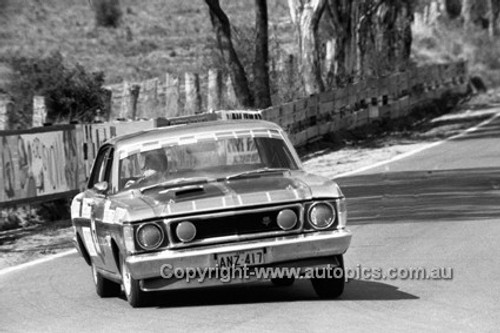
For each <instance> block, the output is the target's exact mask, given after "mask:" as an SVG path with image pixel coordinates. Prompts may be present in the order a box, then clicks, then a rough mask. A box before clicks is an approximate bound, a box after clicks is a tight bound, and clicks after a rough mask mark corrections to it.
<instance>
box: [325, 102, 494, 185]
mask: <svg viewBox="0 0 500 333" xmlns="http://www.w3.org/2000/svg"><path fill="white" fill-rule="evenodd" d="M498 117H500V108H497V111H496V113H495V114H494V115H493V116H491V117H490V118H488V119H485V120H483V121H482V122H480V123H479V124H477V125H474V126H472V127H469V128H467V129H464V130H463V131H462V132H460V133H458V134H455V135H452V136H450V137H448V138H444V139H442V140H440V141H436V142H432V143H429V144H428V145H425V146H423V147H420V148H417V149H414V150H410V151H407V152H406V153H403V154H400V155H396V156H394V157H392V158H390V159H388V160H385V161H380V162H377V163H375V164H372V165H368V166H365V167H361V168H359V169H356V170H352V171H347V172H344V173H340V174H338V175H335V176H333V179H337V178H342V177H348V176H352V175H355V174H358V173H361V172H364V171H367V170H370V169H374V168H377V167H379V166H382V165H386V164H389V163H392V162H395V161H399V160H402V159H404V158H406V157H409V156H412V155H415V154H418V153H420V152H422V151H424V150H427V149H430V148H434V147H437V146H439V145H442V144H443V143H446V142H448V141H451V140H454V139H457V138H460V137H462V136H465V135H467V134H469V133H471V132H474V131H477V130H478V129H479V128H481V127H483V126H485V125H488V124H489V123H491V122H492V121H493V120H495V119H496V118H498Z"/></svg>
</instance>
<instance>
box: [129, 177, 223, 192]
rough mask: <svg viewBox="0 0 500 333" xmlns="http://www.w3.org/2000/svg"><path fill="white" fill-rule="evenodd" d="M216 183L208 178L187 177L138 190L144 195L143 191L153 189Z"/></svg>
mask: <svg viewBox="0 0 500 333" xmlns="http://www.w3.org/2000/svg"><path fill="white" fill-rule="evenodd" d="M214 181H216V179H215V178H209V177H187V178H184V177H183V178H175V179H170V180H167V181H165V182H162V183H158V184H152V185H149V186H144V187H141V188H140V189H139V191H141V193H144V192H145V191H149V190H152V189H155V188H162V189H166V188H171V187H178V186H187V185H196V184H206V183H210V182H214Z"/></svg>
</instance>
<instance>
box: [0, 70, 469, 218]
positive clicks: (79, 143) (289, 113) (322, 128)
mask: <svg viewBox="0 0 500 333" xmlns="http://www.w3.org/2000/svg"><path fill="white" fill-rule="evenodd" d="M467 82H468V78H467V66H466V64H465V63H464V62H460V63H451V64H440V65H431V66H425V67H418V68H414V69H412V70H409V71H407V72H404V73H397V74H393V75H391V76H388V77H384V78H377V79H372V80H368V81H363V82H359V83H357V84H353V85H350V86H348V87H346V88H342V89H335V90H332V91H327V92H324V93H321V94H318V95H313V96H310V97H308V98H303V99H300V100H297V101H295V102H292V103H287V104H283V105H280V106H276V107H272V108H268V109H265V110H260V111H250V110H230V111H216V112H214V113H202V114H197V115H190V116H189V115H188V116H184V117H176V118H168V119H165V118H157V119H151V120H144V121H133V122H132V121H130V122H107V123H100V124H87V125H60V126H50V127H40V128H33V129H30V130H20V131H0V156H1V158H2V164H3V168H2V172H1V173H0V208H1V207H6V206H13V205H21V204H27V203H36V202H43V201H49V200H53V199H57V198H64V197H70V196H72V195H74V194H75V193H77V192H78V191H79V190H80V189H82V188H84V186H85V182H86V179H87V177H88V175H89V173H90V169H91V167H92V163H93V161H94V158H95V155H96V153H97V150H98V148H99V146H100V145H101V144H102V143H103V142H104V141H105V140H107V139H109V138H111V137H114V136H117V135H122V134H127V133H131V132H136V131H140V130H146V129H151V128H155V127H161V126H168V125H174V124H179V123H186V122H199V121H207V120H213V119H216V118H218V119H226V120H227V119H265V120H269V121H273V122H276V123H277V124H279V125H280V126H281V127H283V128H284V129H285V130H286V131H287V132H288V134H289V136H290V139H291V140H292V142H293V143H294V145H296V146H301V145H304V144H307V143H309V142H312V141H315V140H317V139H318V138H320V137H321V136H323V135H325V134H327V133H331V132H335V131H339V130H346V129H352V128H356V127H359V126H363V125H366V124H369V123H370V122H372V121H375V120H380V119H383V118H399V117H403V116H405V115H407V114H408V113H410V112H411V110H412V109H413V108H415V107H416V106H418V105H420V104H421V103H422V102H426V101H429V100H432V99H436V98H439V97H440V96H442V94H444V93H445V92H455V93H459V94H460V93H465V91H466V89H467Z"/></svg>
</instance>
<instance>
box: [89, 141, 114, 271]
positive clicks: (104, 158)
mask: <svg viewBox="0 0 500 333" xmlns="http://www.w3.org/2000/svg"><path fill="white" fill-rule="evenodd" d="M113 153H114V149H113V147H112V146H111V145H107V146H103V147H102V148H101V149H100V150H99V152H98V154H97V157H96V161H95V165H94V168H92V173H91V176H90V179H89V183H88V189H87V191H86V199H87V204H88V205H89V206H90V208H89V209H90V214H89V215H90V231H91V235H92V240H93V243H94V248H95V252H96V258H94V259H95V260H94V263H95V264H96V265H97V266H99V267H100V268H103V269H106V266H108V265H107V261H109V260H110V259H111V258H112V256H110V252H111V250H110V247H111V245H110V244H109V243H110V231H109V228H108V226H107V225H106V223H104V221H103V217H104V214H105V210H106V209H107V208H109V207H107V206H108V205H109V203H110V200H109V198H108V195H109V189H110V188H111V176H112V174H111V172H112V165H113ZM106 184H107V185H106Z"/></svg>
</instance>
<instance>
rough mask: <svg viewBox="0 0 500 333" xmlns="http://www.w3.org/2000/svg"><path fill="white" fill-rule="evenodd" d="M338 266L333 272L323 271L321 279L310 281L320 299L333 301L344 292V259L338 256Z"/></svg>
mask: <svg viewBox="0 0 500 333" xmlns="http://www.w3.org/2000/svg"><path fill="white" fill-rule="evenodd" d="M337 259H338V263H339V265H338V266H337V267H335V269H334V270H327V269H325V271H324V272H322V273H324V274H322V275H321V277H315V278H312V279H311V283H312V286H313V288H314V291H315V292H316V294H317V295H318V296H319V298H322V299H335V298H338V297H340V295H342V293H343V292H344V283H345V268H344V258H343V257H342V256H338V257H337Z"/></svg>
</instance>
